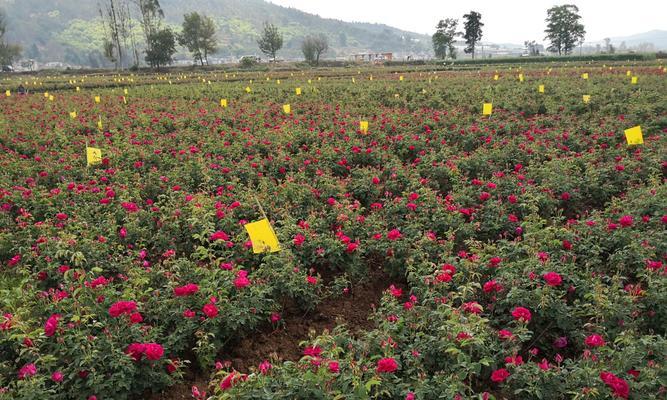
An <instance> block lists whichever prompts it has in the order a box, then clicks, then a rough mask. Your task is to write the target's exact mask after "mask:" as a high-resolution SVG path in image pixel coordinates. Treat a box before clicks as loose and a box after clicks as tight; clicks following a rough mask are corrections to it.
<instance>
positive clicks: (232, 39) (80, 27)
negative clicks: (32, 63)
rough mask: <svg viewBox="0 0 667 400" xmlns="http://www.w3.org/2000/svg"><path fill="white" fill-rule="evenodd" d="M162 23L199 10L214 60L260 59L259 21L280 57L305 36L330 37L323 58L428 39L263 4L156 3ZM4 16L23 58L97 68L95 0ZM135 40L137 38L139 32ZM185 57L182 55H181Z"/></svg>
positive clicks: (19, 5)
mask: <svg viewBox="0 0 667 400" xmlns="http://www.w3.org/2000/svg"><path fill="white" fill-rule="evenodd" d="M160 3H161V4H162V8H163V9H164V12H165V17H166V20H167V23H168V24H170V25H173V26H174V27H178V26H179V25H180V23H181V22H182V19H183V14H184V13H186V12H190V11H198V12H200V13H203V14H205V15H208V16H211V17H212V18H213V19H214V20H215V22H216V23H217V25H218V38H219V40H220V44H221V46H220V51H219V52H218V54H216V55H215V56H214V57H220V58H227V57H238V56H241V55H246V54H257V55H259V49H258V48H257V43H256V39H257V36H258V33H259V31H260V29H261V26H262V24H263V23H264V21H269V22H272V23H274V24H276V25H277V26H279V27H280V29H281V31H282V32H283V34H284V38H285V42H284V48H283V50H282V51H281V52H280V53H279V56H280V57H282V58H288V59H289V58H300V57H301V51H300V46H301V41H302V39H303V37H304V36H306V35H308V34H310V33H323V34H325V35H326V36H327V37H328V38H329V43H330V51H329V52H328V53H327V54H326V58H334V57H345V56H347V55H349V54H352V53H355V52H361V51H373V52H384V51H390V52H394V53H397V54H399V55H408V54H420V53H424V52H429V51H430V38H429V37H428V36H424V35H419V34H416V33H411V32H405V31H402V30H399V29H395V28H392V27H389V26H386V25H380V24H367V23H349V22H343V21H339V20H333V19H325V18H321V17H319V16H317V15H313V14H308V13H305V12H302V11H299V10H296V9H293V8H285V7H281V6H277V5H275V4H272V3H268V2H266V1H263V0H188V1H184V0H161V1H160ZM0 8H3V9H4V10H5V11H6V13H7V15H8V17H9V34H8V36H9V39H10V40H11V41H14V42H18V43H20V44H21V45H22V46H23V48H24V57H27V58H33V59H36V60H37V61H40V62H47V61H62V62H67V63H71V64H78V65H88V66H93V67H97V66H101V65H102V64H103V63H105V60H104V59H103V57H102V52H101V50H102V39H103V35H104V34H103V29H102V26H101V24H100V19H99V12H98V6H97V1H95V0H85V1H81V0H0ZM138 29H139V28H138V24H137V35H136V36H137V38H138V39H139V40H141V36H142V35H141V34H140V31H139V30H138ZM181 56H182V57H185V54H182V55H181Z"/></svg>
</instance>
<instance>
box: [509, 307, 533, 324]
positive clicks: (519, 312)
mask: <svg viewBox="0 0 667 400" xmlns="http://www.w3.org/2000/svg"><path fill="white" fill-rule="evenodd" d="M512 317H514V319H515V320H517V321H522V322H530V319H531V318H532V315H531V313H530V310H529V309H527V308H525V307H514V310H512Z"/></svg>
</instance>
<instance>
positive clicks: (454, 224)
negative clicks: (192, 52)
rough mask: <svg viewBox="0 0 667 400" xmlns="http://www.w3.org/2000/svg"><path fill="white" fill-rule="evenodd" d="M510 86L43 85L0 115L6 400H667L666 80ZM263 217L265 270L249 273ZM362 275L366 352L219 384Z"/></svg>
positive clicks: (320, 346)
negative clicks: (486, 113) (252, 345)
mask: <svg viewBox="0 0 667 400" xmlns="http://www.w3.org/2000/svg"><path fill="white" fill-rule="evenodd" d="M513 68H514V69H513V70H509V69H507V70H503V71H502V72H501V73H500V74H501V75H502V79H500V80H499V81H493V79H492V77H493V74H494V71H492V70H483V71H480V72H479V73H477V72H470V71H458V72H451V71H447V72H437V73H435V72H433V71H428V70H418V71H403V73H404V75H405V76H406V81H404V82H400V81H399V80H398V78H397V76H396V75H395V74H393V71H390V70H382V72H380V70H373V71H372V73H373V74H374V79H373V80H372V81H371V80H367V79H362V77H364V76H367V75H361V74H357V73H356V72H349V71H342V70H335V71H330V72H327V73H326V74H324V76H323V78H322V80H317V79H315V78H316V77H315V76H310V77H308V76H306V75H305V73H304V74H302V75H300V73H296V72H295V73H294V76H292V75H290V74H289V73H284V72H276V74H284V76H283V75H281V76H280V78H281V79H282V80H283V84H281V85H278V84H276V83H275V82H274V81H273V80H271V81H268V82H267V81H266V80H265V76H264V73H260V72H252V73H237V74H234V73H227V74H224V73H221V72H208V73H201V74H187V76H186V74H181V75H175V74H172V75H150V74H149V75H145V76H141V77H139V76H136V77H131V76H126V77H123V79H126V80H120V78H119V77H109V76H107V77H103V76H91V77H90V78H83V77H81V78H79V79H84V80H86V82H85V84H81V85H80V86H81V87H82V88H83V90H82V91H80V92H77V91H74V90H71V89H72V86H73V85H68V84H67V83H66V82H67V80H65V81H63V78H62V77H61V78H44V80H43V82H42V83H43V84H44V86H39V87H40V89H48V90H50V91H51V94H53V95H54V96H55V100H54V101H49V100H48V98H45V97H43V96H42V95H41V93H39V94H32V95H29V96H12V97H8V98H2V99H0V103H1V104H2V120H0V123H1V124H2V130H1V131H0V146H1V148H2V152H0V163H1V164H2V166H3V174H2V175H0V239H1V240H0V262H1V266H0V398H3V399H4V398H7V399H9V398H11V399H43V398H53V399H69V398H89V397H91V396H96V398H98V399H105V398H110V399H111V398H113V399H124V398H142V397H146V396H149V395H150V393H151V392H153V393H154V392H158V391H160V390H163V389H165V388H167V387H169V386H171V385H173V384H175V383H177V382H180V381H182V380H183V378H184V375H185V374H186V372H187V371H188V369H189V368H193V369H196V370H200V371H205V373H207V372H211V373H212V382H211V388H210V389H207V390H206V391H207V392H209V393H213V394H212V396H214V397H215V398H221V399H222V398H234V399H261V398H266V399H274V398H284V399H294V398H303V399H310V398H330V397H335V396H337V395H342V396H349V397H350V398H368V397H375V398H392V399H394V398H396V399H403V398H411V399H431V398H437V397H439V396H445V397H447V398H477V397H482V398H484V397H485V396H487V397H489V398H490V396H493V397H496V398H535V399H560V398H569V397H573V398H594V397H612V396H615V397H617V398H630V399H632V398H637V399H640V398H641V399H658V398H663V397H664V395H665V390H666V389H665V386H666V381H665V380H666V379H667V377H666V376H665V370H666V369H665V365H664V360H665V359H666V356H667V342H666V341H665V327H667V294H666V293H667V279H666V274H667V235H666V232H667V229H666V228H667V216H666V211H665V205H666V204H667V187H666V186H665V177H666V174H667V164H665V159H664V149H665V148H666V147H667V143H666V142H667V136H666V135H665V133H666V129H667V123H666V121H667V114H666V113H667V109H666V108H665V93H667V90H666V89H667V86H666V85H667V83H666V82H667V81H665V79H664V78H665V73H664V70H662V69H660V68H657V67H656V66H654V65H650V64H639V65H636V66H633V67H632V69H633V71H634V72H635V73H636V74H640V75H641V76H642V80H641V84H640V85H638V86H637V85H629V84H628V83H627V80H626V79H625V72H624V71H625V68H622V67H621V66H620V65H614V68H613V69H611V70H610V69H609V67H608V66H605V67H604V68H602V67H601V66H599V65H583V64H582V65H580V66H575V67H573V66H563V67H558V66H554V67H552V68H551V69H548V70H544V69H540V68H539V67H531V69H527V70H523V73H524V75H525V76H526V81H525V82H523V83H519V82H518V81H517V80H516V79H515V74H516V66H513ZM581 69H587V70H588V71H590V72H591V79H590V80H589V81H587V82H585V83H582V82H581V81H580V80H578V79H577V76H579V73H580V71H581ZM593 71H594V72H593ZM368 73H371V72H370V71H364V74H368ZM351 75H354V76H355V77H356V78H357V83H354V84H353V83H352V82H351V79H350V77H351ZM272 77H274V78H275V76H272ZM308 78H310V79H311V83H310V84H308V83H305V81H306V80H307V79H308ZM35 79H38V78H35ZM114 79H115V80H114ZM130 79H132V81H130ZM202 79H203V80H204V81H205V82H208V81H209V80H210V81H212V84H210V85H209V84H208V83H202ZM250 79H253V80H254V83H253V84H251V87H252V91H251V93H246V91H245V90H244V88H245V87H246V86H247V85H248V82H247V81H248V80H250ZM167 81H171V82H172V84H169V83H168V82H167ZM130 82H131V84H130ZM538 82H539V83H540V84H545V86H546V87H548V88H549V95H544V94H539V93H538V92H537V90H536V84H537V83H538ZM16 84H17V85H18V82H16ZM126 85H130V86H129V95H128V96H127V100H128V102H127V105H126V104H125V103H124V102H123V101H122V98H121V96H122V95H121V94H120V93H122V92H121V91H120V89H121V88H123V87H125V86H126ZM140 85H141V86H140ZM294 85H299V86H303V88H304V93H303V95H302V96H300V97H297V96H296V95H295V94H293V93H294V90H293V87H292V86H294ZM35 86H38V85H35ZM104 86H109V87H107V88H103V87H104ZM396 94H398V96H396ZM582 94H590V95H591V96H592V100H591V102H590V103H589V104H587V105H586V104H582V102H581V96H582ZM95 95H100V96H101V99H102V101H101V102H100V103H99V104H97V103H95V102H94V100H93V97H94V96H95ZM220 97H225V98H229V99H230V106H229V108H224V109H223V108H221V107H219V106H218V105H217V104H219V98H220ZM232 99H233V100H232ZM485 101H493V103H494V114H493V115H492V116H491V117H482V116H481V115H480V114H481V112H480V111H481V110H480V108H481V103H483V102H485ZM287 102H289V103H291V105H292V113H291V114H289V115H286V114H284V113H283V112H282V107H281V105H282V104H285V103H287ZM72 110H77V111H78V116H77V117H76V118H74V119H72V118H70V117H69V112H70V111H72ZM100 117H101V119H102V123H103V129H102V130H101V131H100V130H98V129H97V122H98V120H99V118H100ZM360 119H364V120H368V121H369V131H368V134H363V133H362V132H360V131H359V120H360ZM638 124H641V125H642V128H643V130H644V145H642V146H637V147H628V146H627V145H626V143H625V139H624V136H623V130H624V129H627V128H629V127H632V126H634V125H638ZM86 145H88V146H94V147H99V148H101V149H102V151H103V160H102V163H101V164H100V165H95V166H90V167H86V161H85V147H86ZM258 203H259V204H261V207H262V210H263V212H265V213H266V215H267V216H268V218H269V219H270V220H271V222H272V225H273V227H274V229H275V231H276V233H277V235H278V238H279V239H280V243H281V247H282V251H281V252H279V253H272V254H254V253H253V252H252V245H251V243H250V242H249V239H248V236H247V233H246V232H245V230H244V228H243V225H244V224H245V223H247V222H250V221H256V220H259V219H261V218H262V210H260V208H259V207H258ZM377 269H382V270H383V271H384V273H385V274H386V275H385V276H386V277H387V281H386V291H385V292H384V294H383V295H382V298H381V299H379V301H378V307H377V309H376V310H375V311H374V312H373V313H372V315H371V319H372V323H373V327H372V328H371V329H368V330H365V331H356V330H355V331H354V332H355V333H354V335H352V334H351V329H347V328H346V327H344V326H340V327H337V328H336V329H334V330H333V331H331V332H324V333H322V334H321V335H319V336H313V337H311V338H309V339H308V340H307V341H306V342H304V343H303V348H304V349H305V351H304V356H303V357H302V358H301V359H300V360H289V361H288V362H285V363H282V362H280V361H282V360H273V359H270V356H269V354H270V353H271V351H272V349H266V351H267V354H266V363H264V362H262V363H261V364H260V365H258V366H257V367H256V368H254V369H252V370H248V371H245V370H243V371H236V370H234V369H233V368H232V367H231V366H230V365H229V364H228V363H225V364H221V368H217V369H216V368H215V365H216V360H224V359H227V358H228V357H229V355H230V354H231V352H232V350H233V349H234V348H235V346H236V345H237V344H238V343H240V341H241V340H242V339H243V338H245V337H248V336H251V335H254V334H258V332H263V331H265V329H266V328H267V327H273V326H274V325H275V324H278V323H282V322H281V318H280V315H281V314H282V313H284V311H285V310H286V309H288V308H297V309H298V310H299V311H301V312H302V313H305V312H308V311H312V310H313V309H315V308H316V307H317V305H318V303H319V302H320V301H321V299H323V298H325V297H328V296H331V294H332V293H334V292H335V291H336V290H338V289H339V287H338V286H337V285H339V284H340V282H341V281H344V282H352V285H353V286H354V285H356V284H358V283H360V282H362V281H363V280H364V279H366V278H367V277H368V276H369V275H371V274H370V272H371V271H375V270H377ZM392 285H393V286H392ZM272 324H274V325H272ZM350 328H354V327H350ZM193 393H194V391H193Z"/></svg>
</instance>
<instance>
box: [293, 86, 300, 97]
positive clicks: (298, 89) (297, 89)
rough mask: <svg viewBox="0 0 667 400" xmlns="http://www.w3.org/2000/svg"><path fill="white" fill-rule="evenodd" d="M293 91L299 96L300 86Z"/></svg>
mask: <svg viewBox="0 0 667 400" xmlns="http://www.w3.org/2000/svg"><path fill="white" fill-rule="evenodd" d="M294 92H295V93H296V95H297V96H301V88H300V87H298V88H296V89H294Z"/></svg>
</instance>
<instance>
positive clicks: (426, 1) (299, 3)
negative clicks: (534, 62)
mask: <svg viewBox="0 0 667 400" xmlns="http://www.w3.org/2000/svg"><path fill="white" fill-rule="evenodd" d="M269 1H271V2H272V3H275V4H279V5H282V6H288V7H294V8H298V9H300V10H303V11H306V12H309V13H312V14H318V15H320V16H322V17H325V18H336V19H342V20H344V21H358V22H375V23H384V24H387V25H391V26H393V27H396V28H401V29H404V30H408V31H411V32H418V33H425V34H429V35H431V34H433V32H434V31H435V25H436V24H437V23H438V21H439V20H440V19H444V18H447V17H453V18H458V19H459V26H461V25H462V24H461V21H462V19H463V18H462V16H463V14H466V13H467V12H468V11H470V10H474V11H477V12H480V13H481V14H482V22H483V23H484V28H483V32H484V38H483V41H489V42H494V43H518V44H521V43H523V42H524V40H528V39H532V40H537V41H538V42H542V41H543V38H544V26H545V23H544V19H545V18H546V15H547V9H548V8H550V7H551V6H553V5H560V4H576V5H577V6H578V7H579V11H580V14H581V16H582V22H583V24H584V26H585V27H586V41H600V40H602V39H603V38H605V37H618V36H628V35H632V34H635V33H643V32H646V31H650V30H653V29H662V30H667V1H665V0H628V1H618V0H607V1H605V0H570V1H559V0H523V1H518V0H495V1H494V0H477V1H470V2H466V1H446V0H269Z"/></svg>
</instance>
